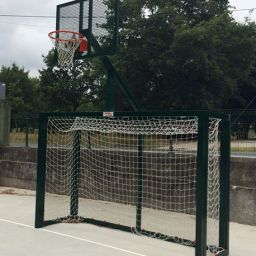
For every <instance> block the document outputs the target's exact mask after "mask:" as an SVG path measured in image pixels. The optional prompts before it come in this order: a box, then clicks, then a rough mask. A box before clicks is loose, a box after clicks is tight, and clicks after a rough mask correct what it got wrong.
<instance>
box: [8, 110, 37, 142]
mask: <svg viewBox="0 0 256 256" xmlns="http://www.w3.org/2000/svg"><path fill="white" fill-rule="evenodd" d="M37 140H38V114H36V113H35V114H29V115H26V116H23V117H22V116H15V115H13V116H12V117H11V124H10V145H11V146H26V147H37Z"/></svg>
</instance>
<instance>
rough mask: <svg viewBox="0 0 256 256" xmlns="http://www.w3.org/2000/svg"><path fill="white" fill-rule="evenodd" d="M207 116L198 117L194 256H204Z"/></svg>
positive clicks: (205, 239) (205, 235) (205, 246)
mask: <svg viewBox="0 0 256 256" xmlns="http://www.w3.org/2000/svg"><path fill="white" fill-rule="evenodd" d="M208 134H209V116H208V115H206V114H201V115H199V119H198V145H197V171H196V249H195V255H196V256H205V255H206V248H207V245H206V241H207V181H208Z"/></svg>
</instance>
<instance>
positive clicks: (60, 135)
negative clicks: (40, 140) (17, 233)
mask: <svg viewBox="0 0 256 256" xmlns="http://www.w3.org/2000/svg"><path fill="white" fill-rule="evenodd" d="M219 123H220V119H218V118H210V119H209V135H208V143H209V146H208V195H207V197H208V203H207V204H208V206H207V208H208V213H207V217H208V218H207V225H208V230H207V245H208V247H209V248H211V250H209V251H211V253H215V252H216V250H217V247H218V243H219V208H220V204H219V202H220V182H219V180H220V179H219V178H220V177H219V140H218V137H219V136H218V135H219ZM197 145H198V117H196V116H148V117H146V116H124V117H110V118H106V117H100V116H95V117H93V116H81V117H76V116H75V114H74V116H69V117H61V116H60V117H58V116H54V117H49V118H48V126H47V149H46V180H45V191H46V195H45V206H44V208H45V216H44V219H45V220H55V221H57V222H74V221H83V220H84V221H86V220H88V221H89V220H91V222H93V221H94V220H95V221H99V222H101V223H111V224H113V225H117V226H120V227H129V228H130V229H131V230H132V231H133V232H135V233H138V234H142V235H147V236H151V237H156V238H159V239H164V240H171V241H174V242H178V243H182V244H186V245H191V246H194V245H195V240H196V238H195V234H196V231H195V228H196V185H197V177H196V175H197V155H198V154H199V153H200V152H197ZM201 153H202V152H201ZM204 153H205V152H204ZM215 246H216V248H215Z"/></svg>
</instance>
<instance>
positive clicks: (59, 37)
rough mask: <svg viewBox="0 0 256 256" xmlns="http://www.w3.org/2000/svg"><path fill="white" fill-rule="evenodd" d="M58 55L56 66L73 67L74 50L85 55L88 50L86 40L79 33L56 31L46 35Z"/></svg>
mask: <svg viewBox="0 0 256 256" xmlns="http://www.w3.org/2000/svg"><path fill="white" fill-rule="evenodd" d="M48 36H49V37H50V39H51V41H52V43H53V44H54V45H55V47H56V49H57V53H58V64H59V65H60V66H61V67H68V66H72V65H73V59H74V54H75V51H76V49H77V48H78V47H79V51H81V52H84V53H86V52H87V49H88V41H87V39H86V38H85V37H84V36H83V35H82V34H81V33H79V32H74V31H70V30H56V31H52V32H50V33H49V34H48Z"/></svg>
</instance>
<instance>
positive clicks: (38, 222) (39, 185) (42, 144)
mask: <svg viewBox="0 0 256 256" xmlns="http://www.w3.org/2000/svg"><path fill="white" fill-rule="evenodd" d="M47 122H48V119H47V118H43V117H42V116H41V117H40V116H39V135H38V151H37V181H36V213H35V228H41V227H43V226H44V198H45V175H46V147H47Z"/></svg>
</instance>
